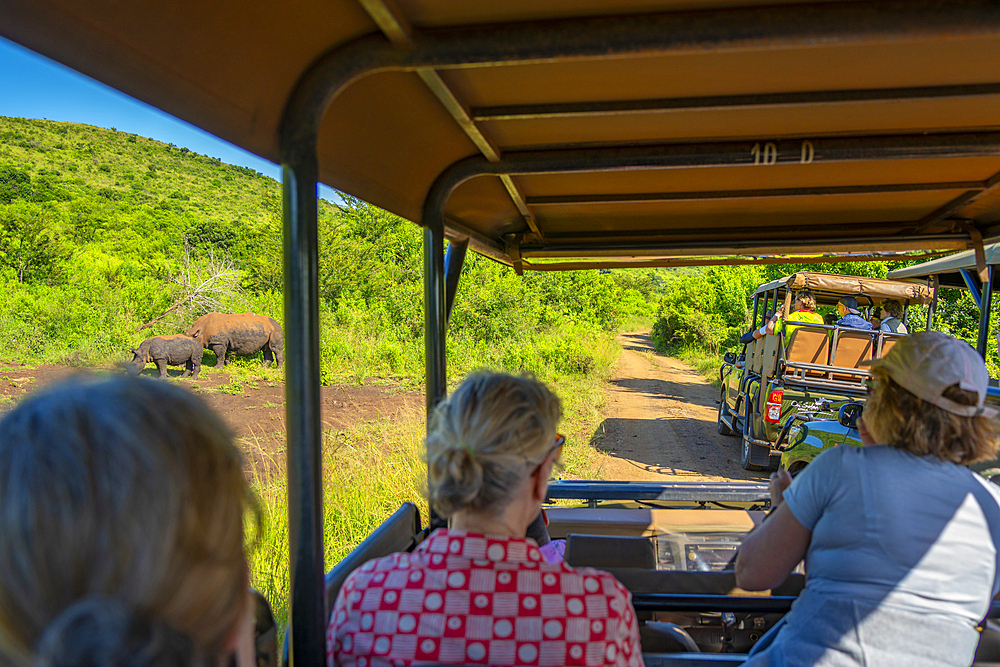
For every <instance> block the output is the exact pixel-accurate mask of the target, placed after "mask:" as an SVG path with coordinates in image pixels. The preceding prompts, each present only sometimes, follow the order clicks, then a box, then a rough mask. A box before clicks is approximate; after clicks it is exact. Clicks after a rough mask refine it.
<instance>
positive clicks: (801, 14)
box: [279, 0, 1000, 667]
mask: <svg viewBox="0 0 1000 667" xmlns="http://www.w3.org/2000/svg"><path fill="white" fill-rule="evenodd" d="M998 32H1000V6H998V5H997V4H996V3H995V2H992V1H991V0H964V1H958V2H947V1H944V0H909V1H907V2H886V3H824V4H816V5H805V6H800V7H788V8H781V9H778V10H775V9H773V8H769V7H749V8H744V9H735V10H734V9H729V8H726V9H717V10H708V11H700V12H678V13H674V14H660V15H631V16H619V17H593V18H575V19H564V20H556V21H547V22H539V23H530V24H527V23H522V24H509V25H506V26H479V27H466V28H449V29H441V30H435V31H426V32H423V33H415V34H414V35H413V37H412V42H413V45H412V46H410V47H403V48H400V47H397V46H394V45H392V44H391V42H390V41H389V40H387V39H386V38H385V37H383V36H382V35H374V36H368V37H363V38H361V39H358V40H355V41H354V42H351V43H350V44H347V45H344V46H342V47H339V48H336V49H334V50H332V51H330V52H328V53H327V54H325V55H324V56H321V57H320V58H319V59H318V60H317V61H316V62H314V63H313V65H312V66H311V67H310V68H309V69H308V70H307V71H306V72H304V73H303V75H302V77H301V78H300V80H299V81H298V83H297V84H296V86H295V88H294V89H293V91H292V92H291V94H290V96H289V99H288V102H287V104H286V107H285V112H284V115H283V117H282V121H281V126H280V130H279V144H280V153H281V163H282V169H283V195H284V206H283V216H284V258H285V259H284V273H285V281H286V283H285V290H286V291H285V294H286V296H285V299H286V304H285V316H286V321H285V324H286V327H285V330H286V336H287V340H288V352H289V354H288V370H287V376H286V377H287V380H286V395H287V397H288V400H287V402H286V412H287V414H288V459H289V487H290V494H291V495H290V497H289V532H290V542H291V544H290V547H291V549H290V551H291V568H292V571H291V576H292V590H291V593H292V597H291V600H290V602H291V604H290V610H289V611H290V620H291V621H292V623H291V633H290V637H291V639H290V641H291V650H290V652H289V656H290V664H291V665H293V666H294V665H300V666H301V667H307V666H308V667H321V666H322V665H323V664H324V662H325V660H324V659H325V655H324V643H325V642H324V638H325V632H324V630H325V628H324V625H325V610H324V609H323V596H322V593H321V591H322V590H323V576H322V575H323V548H322V540H323V537H322V518H321V517H322V514H321V512H322V488H321V485H320V481H321V480H320V474H321V467H320V460H319V453H320V434H321V430H320V429H321V427H320V411H319V400H318V399H319V293H318V270H317V267H318V244H317V233H316V230H317V220H318V205H317V202H316V194H317V193H316V188H317V184H318V180H319V167H318V159H317V153H316V148H317V138H318V136H319V129H320V124H321V122H322V119H323V116H324V114H325V113H326V110H327V109H328V107H329V106H330V104H331V103H332V102H333V101H334V99H335V98H336V97H337V95H338V94H339V93H340V92H341V91H342V90H344V89H345V88H346V87H347V86H348V85H350V84H351V83H352V82H353V81H355V80H357V79H359V78H361V77H363V76H366V75H370V74H373V73H376V72H379V71H393V70H395V71H417V70H418V69H420V68H434V69H444V68H461V67H483V66H501V65H508V64H510V65H513V64H523V63H528V62H536V63H538V62H553V61H559V60H571V59H580V58H590V59H609V58H619V57H625V56H652V55H658V54H667V53H685V52H692V51H698V52H705V51H709V50H739V49H750V48H767V49H776V48H792V47H796V46H811V45H815V44H820V43H824V42H829V41H837V42H838V43H842V44H847V43H852V42H853V43H860V42H866V41H867V42H871V41H884V40H898V39H913V38H920V37H922V36H926V37H935V38H938V39H940V38H943V37H948V36H951V37H975V36H977V35H983V36H991V35H995V34H997V33H998ZM481 159H485V158H481ZM462 164H463V163H462V162H460V163H457V165H455V166H454V167H461V165H462ZM639 166H640V167H641V166H642V165H639ZM454 167H453V168H449V169H448V170H445V172H444V173H442V174H441V175H440V176H439V177H438V179H437V180H436V181H435V183H434V185H433V186H432V188H431V190H430V191H429V192H428V194H427V196H426V198H425V203H424V208H423V215H422V219H421V221H420V224H422V225H423V226H424V227H425V230H426V231H425V244H426V245H425V258H426V260H425V261H426V262H427V269H428V271H427V273H428V274H429V275H430V277H427V278H425V281H426V282H425V312H426V314H427V316H426V317H425V322H426V324H425V346H426V348H427V351H428V354H427V362H426V363H427V375H428V396H427V398H428V409H429V410H430V409H433V407H434V405H435V404H436V402H437V400H439V399H440V398H443V396H444V384H443V381H442V377H443V372H444V319H445V303H444V302H445V298H444V297H445V290H444V270H443V268H444V267H443V264H444V257H443V247H442V246H443V242H444V236H445V230H446V224H445V219H444V214H443V211H444V204H445V203H446V201H447V199H448V196H450V195H451V193H452V191H453V190H454V188H455V187H457V185H458V184H459V183H460V182H462V181H463V180H466V179H467V178H471V177H472V176H473V175H476V174H475V173H474V172H468V173H466V174H465V175H464V176H463V175H462V168H458V169H456V168H454ZM497 173H506V174H508V175H510V174H511V172H509V171H499V172H497ZM470 238H472V237H471V236H470ZM438 249H440V250H441V251H440V252H439V251H438ZM432 319H433V320H434V321H433V322H431V320H432ZM431 352H434V353H433V354H431ZM432 378H433V379H434V380H433V381H434V384H435V385H436V388H435V390H434V391H433V392H432V391H431V389H430V387H431V384H432ZM293 488H294V489H298V491H294V492H293V491H291V489H293Z"/></svg>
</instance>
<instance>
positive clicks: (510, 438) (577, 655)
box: [327, 372, 642, 667]
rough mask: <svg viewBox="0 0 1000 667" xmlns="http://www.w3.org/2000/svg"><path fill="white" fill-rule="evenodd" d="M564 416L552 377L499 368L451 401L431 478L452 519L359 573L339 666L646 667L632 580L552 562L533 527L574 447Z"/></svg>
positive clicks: (434, 429) (341, 615) (334, 623)
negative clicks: (627, 583)
mask: <svg viewBox="0 0 1000 667" xmlns="http://www.w3.org/2000/svg"><path fill="white" fill-rule="evenodd" d="M561 413H562V409H561V407H560V403H559V399H558V398H557V397H556V395H555V394H553V393H552V392H551V391H550V390H549V389H548V388H547V387H546V386H545V385H544V384H542V383H541V382H539V381H538V380H536V379H534V378H531V377H521V376H514V375H506V374H503V373H489V372H479V373H473V374H472V375H470V376H469V377H467V378H466V379H465V381H463V382H462V384H461V385H460V386H459V387H458V389H456V390H455V393H453V394H452V395H451V396H449V397H448V398H447V399H446V400H445V401H443V402H442V403H441V404H440V405H439V406H438V407H437V409H436V410H435V412H434V415H433V418H432V420H431V429H430V433H429V434H428V435H427V466H428V482H427V486H428V496H429V500H430V503H431V505H432V506H433V507H434V508H435V509H437V511H438V512H440V513H441V515H442V516H445V517H447V518H448V528H439V529H438V530H435V531H434V532H433V533H431V535H429V536H428V537H427V539H425V540H424V541H423V542H421V543H420V545H418V546H417V548H416V549H414V550H413V552H412V553H408V554H402V553H401V554H393V555H391V556H387V557H385V558H378V559H375V560H372V561H369V562H368V563H365V564H364V565H363V566H361V568H359V569H358V570H356V571H355V572H354V573H353V574H351V576H350V577H348V579H347V581H345V582H344V586H343V587H342V588H341V589H340V592H339V593H338V594H337V600H336V602H335V603H334V607H333V612H332V613H331V615H330V625H329V627H328V630H327V665H328V666H329V667H338V666H339V667H347V666H355V665H357V666H358V667H371V666H373V665H411V664H416V663H432V664H487V665H501V666H502V665H588V666H593V667H599V666H601V665H621V666H622V667H626V666H641V665H642V649H641V647H640V644H639V629H638V625H637V622H636V617H635V613H634V611H633V609H632V605H631V596H630V594H629V592H628V590H627V589H626V588H625V587H624V586H622V585H621V583H619V582H618V581H617V580H616V579H615V578H614V577H612V576H611V575H610V574H608V573H607V572H599V571H598V570H592V569H589V568H580V569H576V568H572V567H570V566H568V565H566V564H565V563H562V562H557V563H553V562H547V561H546V559H545V557H544V556H543V554H542V552H541V551H540V550H539V548H538V545H537V544H536V543H535V541H534V540H532V539H529V538H527V537H526V533H527V530H528V527H529V525H531V524H532V523H533V522H534V521H535V520H536V519H537V517H538V514H539V510H540V508H541V505H542V501H543V500H544V499H545V493H546V489H547V488H548V480H549V476H550V474H551V472H552V467H553V466H554V465H556V464H557V462H558V459H559V456H560V452H561V450H562V444H563V440H564V439H563V438H562V437H561V436H559V435H558V434H557V432H556V426H557V424H558V422H559V419H560V416H561Z"/></svg>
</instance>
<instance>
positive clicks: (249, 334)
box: [185, 313, 284, 368]
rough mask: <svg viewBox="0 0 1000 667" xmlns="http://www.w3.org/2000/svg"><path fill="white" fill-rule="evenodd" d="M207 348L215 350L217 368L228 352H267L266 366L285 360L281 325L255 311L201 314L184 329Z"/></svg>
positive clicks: (222, 362)
mask: <svg viewBox="0 0 1000 667" xmlns="http://www.w3.org/2000/svg"><path fill="white" fill-rule="evenodd" d="M185 333H186V334H187V335H188V336H191V337H192V338H195V339H196V340H197V341H198V342H199V343H201V344H202V345H203V346H204V347H205V348H206V349H209V350H211V351H212V352H215V359H216V362H215V367H216V368H222V367H223V366H224V365H225V363H226V357H227V355H229V354H239V355H241V356H249V355H251V354H257V353H258V352H260V351H261V350H263V352H264V366H265V367H267V366H270V365H271V361H272V360H273V361H276V362H277V365H278V367H279V368H280V367H281V362H282V361H283V360H284V338H283V336H282V333H281V325H280V324H278V322H277V321H276V320H275V319H274V318H271V317H267V316H266V315H254V314H253V313H236V314H232V315H229V314H225V313H208V314H206V315H202V316H201V317H199V318H198V319H197V320H195V322H194V324H192V325H191V326H190V327H189V328H188V330H187V331H186V332H185Z"/></svg>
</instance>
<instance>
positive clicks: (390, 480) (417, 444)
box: [241, 333, 619, 627]
mask: <svg viewBox="0 0 1000 667" xmlns="http://www.w3.org/2000/svg"><path fill="white" fill-rule="evenodd" d="M550 335H551V338H548V339H544V338H543V339H541V340H539V341H538V342H539V346H538V348H536V349H537V350H538V353H537V356H536V357H535V358H534V359H533V360H526V359H522V360H521V361H522V362H523V363H525V364H526V366H527V367H523V368H508V369H507V370H512V371H522V370H530V371H533V372H534V373H535V374H536V375H537V376H538V377H539V379H541V380H543V381H544V382H546V383H547V384H548V385H549V386H550V387H551V388H552V389H553V390H554V391H555V392H556V393H557V394H558V395H559V396H560V398H561V399H562V403H563V413H564V418H563V422H562V425H561V428H562V430H563V432H564V433H565V434H566V436H567V441H566V446H565V447H564V449H563V464H564V468H563V470H562V472H561V473H559V474H560V476H563V477H567V478H596V477H598V476H599V474H600V473H599V469H598V466H597V457H598V455H597V452H596V450H595V449H594V447H593V446H592V444H591V437H592V435H593V434H594V432H595V430H596V429H597V426H598V424H599V423H600V421H601V407H602V406H603V401H604V382H605V381H606V380H607V379H608V377H609V375H610V372H611V368H612V366H613V364H614V362H615V360H616V358H617V355H618V351H619V348H618V347H617V346H616V345H615V343H614V339H613V337H612V336H610V335H607V336H602V337H599V338H596V339H591V340H588V341H578V342H579V343H580V344H584V343H586V344H587V346H588V347H589V348H590V352H591V355H590V356H589V357H588V358H589V359H591V361H590V362H589V364H590V366H589V367H588V372H585V373H566V372H562V371H561V370H560V369H559V368H560V365H565V364H566V363H567V362H566V360H565V359H563V357H561V356H559V355H558V354H554V353H552V352H551V350H554V349H558V348H559V342H558V341H559V339H560V338H559V336H557V335H556V334H555V333H551V334H550ZM546 350H549V352H546ZM546 359H548V360H549V361H548V362H546ZM553 360H555V362H556V363H553ZM469 365H476V366H480V365H482V364H471V363H470V364H469ZM270 372H272V373H273V372H275V371H270ZM459 379H460V378H459V377H458V373H456V375H455V377H454V378H453V379H452V382H453V383H457V382H458V381H459ZM241 381H243V382H245V381H246V380H241ZM262 381H266V380H262ZM425 428H426V427H425V421H424V413H423V409H422V406H421V407H419V408H414V409H413V411H412V412H410V413H408V414H404V415H396V416H393V417H392V418H391V419H390V418H388V417H387V418H384V419H379V420H375V421H372V422H368V423H359V424H355V425H353V426H350V427H348V428H346V429H342V430H332V431H327V432H326V433H325V434H324V439H323V450H322V465H323V508H324V513H323V544H324V559H325V566H326V569H327V570H329V569H330V568H332V567H333V566H334V565H336V564H337V562H339V561H340V560H341V559H342V558H343V557H344V556H346V555H347V554H348V553H350V551H351V550H352V549H354V547H356V546H357V545H358V544H360V543H361V541H362V540H364V539H365V537H367V536H368V535H369V534H370V533H371V532H372V531H373V530H374V529H375V528H376V527H377V526H378V525H379V524H380V523H382V521H384V520H385V519H386V518H387V517H388V516H389V515H390V514H392V512H394V511H395V510H396V509H397V508H398V507H399V506H400V505H401V504H402V503H404V502H407V501H413V502H415V503H417V506H418V507H419V508H420V512H421V515H422V516H423V517H424V519H425V521H426V517H427V501H426V496H425V482H426V474H427V473H426V464H425V462H424V458H423V437H424V434H425ZM241 445H242V446H243V448H244V449H245V451H246V452H247V454H248V458H250V459H253V460H255V461H257V462H258V463H257V465H255V466H253V467H252V468H250V470H249V473H248V474H249V475H250V482H251V486H252V488H253V490H254V493H255V494H256V496H257V498H258V499H259V502H260V507H261V513H262V517H263V522H262V524H263V528H262V530H261V532H259V533H257V532H255V531H254V530H253V529H252V528H251V529H250V530H248V543H249V547H248V554H249V561H250V580H251V585H252V586H253V587H254V588H256V589H257V590H259V591H260V592H261V593H263V594H264V595H265V596H266V597H267V598H268V600H269V601H270V602H271V605H272V607H273V610H274V613H275V618H276V619H277V620H278V622H279V623H280V624H281V626H282V627H284V624H285V623H286V622H287V618H288V591H289V587H290V586H289V574H288V573H289V561H288V494H287V482H286V476H285V470H286V466H285V460H284V452H279V453H278V454H272V453H268V452H267V451H266V448H265V447H264V446H263V445H262V444H261V443H260V441H259V440H258V439H256V438H249V439H244V441H243V442H242V443H241Z"/></svg>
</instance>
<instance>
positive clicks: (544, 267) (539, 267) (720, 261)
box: [522, 252, 944, 271]
mask: <svg viewBox="0 0 1000 667" xmlns="http://www.w3.org/2000/svg"><path fill="white" fill-rule="evenodd" d="M943 254H944V253H940V252H930V253H924V254H920V255H895V256H887V255H877V254H876V255H871V254H860V255H830V256H825V257H808V258H803V257H768V258H767V259H766V260H762V259H761V258H758V257H696V258H693V259H687V258H682V257H668V258H663V259H648V260H633V261H624V262H613V261H606V262H601V261H589V262H588V261H581V262H550V263H544V264H533V263H530V262H523V264H522V265H523V268H524V270H525V271H585V270H593V269H648V268H664V267H677V266H748V265H752V264H760V263H762V262H763V261H766V262H767V263H768V264H802V263H803V262H808V263H809V264H829V263H835V262H889V261H898V260H904V259H905V260H907V261H913V260H922V259H934V258H935V257H941V256H942V255H943Z"/></svg>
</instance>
